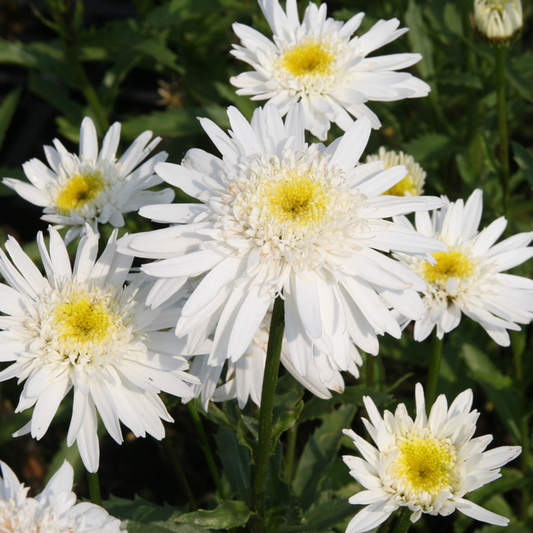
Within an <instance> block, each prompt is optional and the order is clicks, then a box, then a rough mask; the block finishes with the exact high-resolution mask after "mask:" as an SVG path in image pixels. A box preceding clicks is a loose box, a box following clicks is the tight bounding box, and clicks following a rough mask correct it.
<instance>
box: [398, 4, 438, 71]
mask: <svg viewBox="0 0 533 533" xmlns="http://www.w3.org/2000/svg"><path fill="white" fill-rule="evenodd" d="M404 18H405V22H406V24H407V26H408V27H409V33H408V34H407V38H408V39H409V43H410V44H411V49H412V50H413V51H416V52H418V53H419V54H422V58H423V59H422V61H420V62H419V63H417V68H418V70H419V71H420V73H421V74H422V77H423V78H432V77H433V75H434V74H435V65H434V62H433V46H432V44H431V40H430V39H429V37H428V34H427V24H426V23H425V21H424V18H423V16H422V9H421V7H420V6H418V5H417V3H416V2H415V0H409V4H408V6H407V11H406V12H405V17H404Z"/></svg>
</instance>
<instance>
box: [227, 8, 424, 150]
mask: <svg viewBox="0 0 533 533" xmlns="http://www.w3.org/2000/svg"><path fill="white" fill-rule="evenodd" d="M259 5H260V7H261V9H262V11H263V13H264V15H265V18H266V19H267V21H268V23H269V25H270V27H271V29H272V33H273V40H272V41H271V40H270V39H268V38H266V37H265V36H264V35H262V34H261V33H259V32H258V31H257V30H254V29H253V28H250V27H249V26H246V25H244V24H239V23H235V24H234V25H233V29H234V31H235V33H236V34H237V36H238V37H239V38H240V40H241V45H234V48H235V50H233V52H232V53H233V55H234V56H235V57H237V58H238V59H240V60H242V61H244V62H246V63H248V64H249V65H251V66H252V67H253V69H254V70H253V71H251V72H244V73H241V74H239V75H238V76H235V77H233V78H231V79H230V81H231V83H232V84H233V85H235V86H236V87H238V88H239V89H238V90H237V94H241V95H247V96H251V97H252V99H254V100H269V101H270V102H271V103H273V104H274V105H276V107H277V108H278V109H279V111H280V113H281V114H282V116H283V115H285V114H286V113H287V111H288V110H289V109H290V107H291V106H292V105H294V104H295V103H296V102H301V103H302V105H303V108H304V110H305V125H306V128H307V129H308V130H310V131H311V133H312V134H313V135H315V136H316V137H318V138H319V139H321V140H324V139H326V137H327V132H328V130H329V127H330V124H331V122H334V123H336V124H337V125H338V126H339V127H340V128H342V129H343V130H345V131H346V130H347V129H348V128H349V127H350V126H351V124H352V123H353V118H352V116H354V117H356V118H359V117H362V116H366V117H368V118H369V119H370V120H371V123H372V127H374V128H379V127H380V126H381V123H380V121H379V119H378V117H377V116H376V115H375V114H374V113H373V112H372V111H371V110H370V109H369V108H368V107H367V106H366V104H365V102H367V101H369V100H375V101H394V100H402V99H404V98H415V97H421V96H426V95H427V94H428V93H429V91H430V88H429V86H428V85H427V84H426V83H425V82H423V81H421V80H420V79H418V78H415V77H414V76H412V75H411V74H409V73H406V72H396V71H397V70H399V69H404V68H407V67H410V66H411V65H413V64H415V63H417V62H418V61H420V59H421V58H422V56H421V55H420V54H411V53H400V54H390V55H384V56H377V57H374V56H373V57H367V56H368V55H369V54H371V53H372V52H374V51H375V50H376V49H378V48H380V47H382V46H384V45H386V44H388V43H390V42H391V41H394V40H395V39H397V38H398V37H399V36H400V35H403V34H404V33H405V32H406V31H407V28H403V29H398V26H399V21H398V19H391V20H387V21H385V20H379V21H378V22H376V24H374V26H373V27H372V28H371V29H370V30H369V31H368V32H366V33H365V34H363V35H361V36H353V37H352V35H353V34H354V32H356V31H357V30H358V28H359V26H360V24H361V21H362V20H363V17H364V13H359V14H357V15H355V16H354V17H352V18H351V19H350V20H348V21H347V22H340V21H336V20H334V19H332V18H327V6H326V4H321V5H320V6H317V5H316V4H315V3H313V2H310V3H309V6H308V7H307V9H306V10H305V14H304V17H303V20H302V21H301V22H300V20H299V16H298V8H297V3H296V0H287V9H286V11H284V10H283V9H282V7H281V6H280V4H279V1H278V0H259Z"/></svg>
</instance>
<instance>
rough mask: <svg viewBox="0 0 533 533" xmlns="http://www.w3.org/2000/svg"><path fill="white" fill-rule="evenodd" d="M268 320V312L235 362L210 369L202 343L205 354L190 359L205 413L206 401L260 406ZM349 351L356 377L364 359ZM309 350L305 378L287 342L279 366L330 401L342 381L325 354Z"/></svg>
mask: <svg viewBox="0 0 533 533" xmlns="http://www.w3.org/2000/svg"><path fill="white" fill-rule="evenodd" d="M270 318H271V315H270V313H267V314H266V315H265V318H264V320H263V322H262V324H261V326H260V327H259V329H258V330H257V332H256V334H255V335H254V337H253V339H252V342H251V344H250V346H249V347H248V348H247V350H246V351H245V352H244V354H243V355H242V357H240V358H239V359H238V360H237V361H235V362H233V361H231V360H226V361H223V362H222V363H221V364H219V365H218V366H210V365H209V364H208V360H209V357H208V355H207V354H208V353H209V351H210V350H209V346H210V343H204V346H203V347H204V349H206V348H207V349H208V350H207V351H206V354H205V355H196V356H194V357H193V358H192V361H191V367H190V373H191V374H192V375H195V376H197V377H198V378H199V380H200V384H198V385H193V390H194V391H195V395H196V396H199V397H201V398H202V404H203V407H204V409H205V410H206V411H207V410H208V408H209V401H215V402H224V401H227V400H232V399H235V398H236V399H237V403H238V405H239V407H240V408H241V409H242V408H243V407H244V406H245V405H246V403H247V402H248V400H249V399H250V400H251V401H253V402H254V403H255V404H256V405H261V390H262V387H263V376H264V374H265V363H266V354H267V345H268V337H269V330H270V327H269V326H270ZM350 348H351V349H350V354H349V360H350V365H349V368H348V371H349V372H350V373H351V374H352V375H353V376H355V377H359V369H358V367H359V366H361V365H362V364H363V360H362V358H361V356H360V354H359V352H358V351H357V349H356V348H355V346H354V345H353V344H352V345H351V347H350ZM309 350H310V352H312V353H313V355H314V357H313V358H312V359H310V360H309V361H308V366H307V373H306V375H302V374H300V373H299V372H298V371H297V369H296V368H295V367H294V365H293V363H292V361H291V358H290V354H289V350H288V345H287V341H284V343H283V346H282V351H281V364H282V365H283V367H284V368H285V369H286V370H287V371H288V372H289V373H290V374H291V375H292V376H293V377H294V378H295V379H296V380H297V381H298V382H300V383H301V384H302V385H303V386H304V387H305V388H307V389H308V390H309V391H311V392H312V393H313V394H314V395H315V396H317V397H318V398H322V399H328V398H331V392H330V391H336V392H339V393H342V392H343V391H344V380H343V378H342V375H341V373H340V372H339V371H338V370H337V368H336V365H335V362H334V361H330V358H329V357H328V356H327V355H326V354H324V353H321V352H320V351H318V350H316V349H315V350H314V352H313V348H312V346H309ZM200 351H201V350H200Z"/></svg>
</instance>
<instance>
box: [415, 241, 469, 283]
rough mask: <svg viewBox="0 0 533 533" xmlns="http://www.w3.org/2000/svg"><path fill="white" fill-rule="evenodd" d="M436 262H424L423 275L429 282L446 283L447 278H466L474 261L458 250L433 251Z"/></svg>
mask: <svg viewBox="0 0 533 533" xmlns="http://www.w3.org/2000/svg"><path fill="white" fill-rule="evenodd" d="M433 257H434V258H435V259H436V261H437V262H436V264H434V265H430V264H429V263H425V264H424V266H423V275H424V278H425V279H426V281H428V282H429V283H442V284H446V282H447V281H448V279H449V278H460V279H461V278H467V277H469V276H471V275H472V274H473V273H474V263H473V262H472V261H471V260H470V259H469V258H468V256H467V255H466V254H464V253H463V252H460V251H459V250H453V249H452V250H450V252H449V253H448V252H435V253H434V254H433Z"/></svg>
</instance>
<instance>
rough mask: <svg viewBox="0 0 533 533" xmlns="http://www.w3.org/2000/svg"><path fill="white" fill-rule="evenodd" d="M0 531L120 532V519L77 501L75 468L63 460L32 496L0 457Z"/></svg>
mask: <svg viewBox="0 0 533 533" xmlns="http://www.w3.org/2000/svg"><path fill="white" fill-rule="evenodd" d="M0 467H1V469H2V478H0V531H2V533H119V532H120V531H123V530H122V528H121V524H120V520H117V519H116V518H113V517H112V516H110V515H109V514H108V512H107V511H106V510H105V509H102V508H101V507H98V506H97V505H94V504H92V503H87V502H83V503H78V504H76V495H75V494H74V493H73V492H72V484H73V482H74V471H73V470H72V467H71V466H70V464H69V463H68V462H67V461H65V462H64V463H63V466H62V467H61V468H60V469H59V470H58V471H57V472H56V473H55V474H54V476H53V477H52V478H51V479H50V481H49V482H48V484H47V485H46V487H45V488H44V490H43V491H42V492H41V494H39V495H38V496H36V497H35V498H29V497H28V495H27V494H28V490H29V488H28V487H25V486H24V485H23V484H22V483H20V481H19V480H18V479H17V476H16V475H15V473H14V472H13V471H12V470H11V469H10V468H9V467H8V466H7V465H6V464H5V463H4V462H2V461H0Z"/></svg>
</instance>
